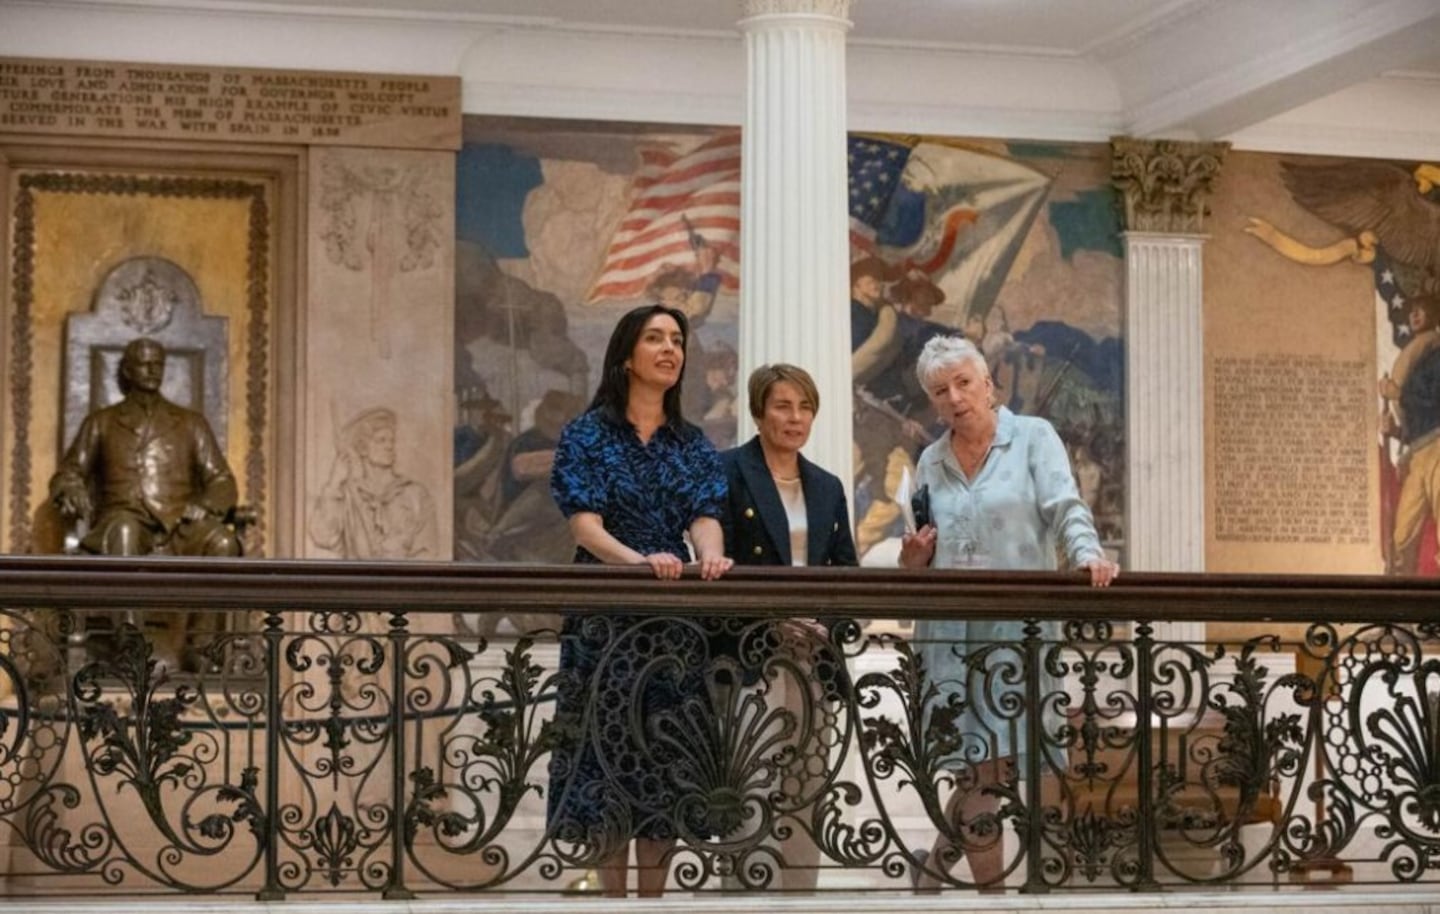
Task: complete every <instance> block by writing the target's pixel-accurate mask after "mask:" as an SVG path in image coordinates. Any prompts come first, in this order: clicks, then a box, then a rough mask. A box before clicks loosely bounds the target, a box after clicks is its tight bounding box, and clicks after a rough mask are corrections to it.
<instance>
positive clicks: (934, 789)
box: [0, 557, 1440, 899]
mask: <svg viewBox="0 0 1440 914" xmlns="http://www.w3.org/2000/svg"><path fill="white" fill-rule="evenodd" d="M1437 606H1440V585H1437V584H1436V583H1432V582H1427V581H1417V580H1399V579H1381V578H1340V577H1333V578H1331V577H1309V578H1284V579H1279V578H1270V577H1237V576H1196V575H1188V576H1182V575H1142V574H1129V575H1126V576H1125V577H1124V578H1122V579H1121V582H1120V583H1119V584H1117V586H1115V587H1113V588H1111V589H1109V590H1093V589H1090V588H1088V587H1084V586H1081V585H1080V583H1079V579H1078V578H1074V577H1070V576H1067V575H1059V574H1008V573H996V572H991V573H970V574H965V573H960V572H944V571H934V572H901V571H878V570H867V569H861V570H847V571H829V570H820V569H775V570H766V569H755V570H748V569H737V570H736V571H735V572H733V573H732V574H731V575H729V576H728V577H727V578H725V579H724V580H721V581H716V582H702V581H700V580H698V579H686V580H682V581H679V582H672V583H661V582H657V581H654V580H652V579H650V578H649V577H648V576H647V574H646V572H645V571H644V570H643V569H624V568H582V567H551V568H521V567H495V566H465V565H375V564H370V565H361V564H352V563H329V562H327V563H321V562H283V561H253V562H250V561H237V562H198V561H185V560H148V561H128V562H127V561H120V560H105V559H68V560H67V559H59V558H20V557H11V558H3V559H0V607H3V611H0V613H3V619H0V622H3V624H0V696H3V697H0V822H3V823H4V824H5V825H6V826H8V828H6V829H4V830H3V833H4V835H5V839H4V842H3V845H4V846H3V847H0V853H4V854H6V855H8V865H7V866H6V867H4V875H3V876H0V883H3V892H4V893H6V894H10V895H33V894H43V893H65V894H77V893H87V892H106V891H122V892H128V893H137V892H191V893H222V892H243V893H253V894H255V895H257V896H259V897H261V898H266V899H273V898H278V897H281V896H284V895H287V894H292V893H310V892H326V891H340V892H351V893H353V892H356V891H361V892H376V893H381V894H383V895H385V896H387V897H406V896H408V895H409V894H411V893H413V892H420V891H427V892H428V891H451V890H460V891H476V892H478V891H486V890H500V891H507V892H516V891H535V892H549V893H553V892H560V891H568V890H575V889H576V888H577V887H586V886H588V885H589V883H588V882H586V881H584V880H582V879H581V877H582V876H583V875H584V874H585V873H586V872H587V871H588V870H590V869H591V868H593V867H594V866H595V865H596V864H597V863H598V862H600V861H602V860H604V859H606V858H608V857H610V856H611V855H612V854H613V853H614V852H615V850H616V849H617V848H619V847H621V846H622V845H624V844H626V843H627V842H628V841H629V839H630V838H631V837H632V836H634V835H637V834H638V835H643V836H647V837H650V838H653V839H658V840H660V841H668V840H673V842H674V843H673V846H672V849H671V850H670V852H669V854H668V856H667V857H666V860H665V863H664V865H665V866H666V867H667V868H668V871H669V874H670V875H669V879H670V885H671V887H672V888H673V889H676V890H702V891H704V890H712V889H713V890H727V891H785V890H790V891H809V890H811V889H813V888H818V889H819V890H826V889H835V888H843V889H845V890H851V891H853V890H856V889H875V890H880V891H891V892H908V891H911V890H912V889H913V888H915V887H916V886H918V887H919V889H920V890H922V891H923V890H929V889H932V888H953V889H966V888H974V887H975V886H976V883H977V881H978V882H979V883H981V884H982V885H983V887H987V888H1000V887H1002V886H1003V887H1006V888H1009V889H1011V890H1019V891H1027V892H1044V891H1051V890H1062V889H1063V890H1071V889H1094V888H1109V889H1141V890H1143V889H1151V888H1160V887H1169V886H1178V885H1212V884H1225V885H1236V884H1257V885H1267V886H1268V885H1271V884H1273V883H1275V882H1277V881H1283V882H1286V883H1288V882H1291V881H1306V882H1310V881H1317V880H1323V881H1341V880H1349V881H1355V882H1367V883H1392V884H1398V883H1408V882H1414V881H1419V880H1430V879H1434V878H1435V872H1434V871H1435V869H1436V868H1437V866H1440V650H1437V648H1440V643H1437V639H1440V613H1437V609H1436V608H1437ZM222 617H223V618H225V619H228V620H229V621H228V624H224V625H221V624H217V622H218V620H219V619H221V618H222ZM502 617H504V621H503V622H501V621H499V620H501V618H502ZM562 619H563V620H565V621H564V623H563V625H562ZM1177 621H1185V622H1210V623H1222V624H1223V625H1224V629H1223V630H1221V629H1219V628H1216V627H1215V626H1213V625H1212V627H1211V629H1210V631H1211V633H1212V635H1214V636H1215V637H1208V638H1203V639H1194V640H1187V639H1185V638H1183V637H1179V635H1178V634H1177V631H1176V630H1175V629H1173V628H1171V627H1170V626H1169V624H1168V623H1172V622H1177ZM961 622H963V623H965V625H966V626H968V627H962V626H960V624H959V623H961ZM996 622H998V623H1003V624H1002V625H1001V626H1000V627H994V626H993V625H990V623H996ZM497 623H498V624H497ZM912 623H918V624H912ZM1238 623H1250V624H1251V628H1250V629H1249V630H1242V629H1239V628H1237V624H1238Z"/></svg>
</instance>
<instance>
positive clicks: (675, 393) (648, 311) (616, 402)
mask: <svg viewBox="0 0 1440 914" xmlns="http://www.w3.org/2000/svg"><path fill="white" fill-rule="evenodd" d="M657 314H664V315H668V316H669V317H672V318H674V319H675V323H676V324H678V325H679V327H680V336H681V339H682V342H681V346H680V351H681V352H682V353H685V351H686V348H687V347H688V345H689V343H690V322H689V321H688V320H686V319H685V313H684V312H683V311H677V310H676V309H674V308H667V307H665V306H664V305H661V304H658V303H657V304H654V305H641V306H640V307H638V308H635V309H634V310H632V311H629V312H627V313H626V314H625V316H624V317H622V318H620V322H619V323H618V324H616V325H615V330H614V331H613V332H612V333H611V334H610V344H609V345H608V346H606V347H605V366H604V368H603V369H602V370H601V373H600V386H599V387H598V388H597V389H596V391H595V399H593V400H591V401H590V408H591V409H594V410H599V411H600V414H601V415H602V416H604V417H605V418H606V419H608V420H610V421H611V422H614V423H615V424H616V425H624V424H625V423H627V422H628V421H630V420H628V419H626V418H625V408H626V406H627V405H628V404H629V402H630V374H629V373H628V372H627V371H626V370H625V360H626V359H628V358H630V356H631V355H633V354H634V352H635V344H636V343H638V342H640V334H641V333H643V332H644V331H645V325H646V324H647V323H649V321H650V318H652V317H654V316H655V315H657ZM689 362H690V360H689V358H688V357H687V358H686V359H685V361H684V362H682V363H681V364H680V377H679V379H678V380H676V381H675V385H674V386H673V387H671V388H670V389H669V390H667V391H665V401H664V403H665V424H667V425H669V426H670V427H671V428H673V429H675V430H676V431H681V430H683V429H684V428H685V425H686V423H685V416H684V415H683V414H682V413H681V411H680V386H681V385H682V384H684V383H685V369H686V368H687V367H688V365H689Z"/></svg>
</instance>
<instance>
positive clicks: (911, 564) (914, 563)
mask: <svg viewBox="0 0 1440 914" xmlns="http://www.w3.org/2000/svg"><path fill="white" fill-rule="evenodd" d="M935 538H936V530H935V527H934V526H933V525H932V524H926V525H925V526H923V527H921V528H920V529H919V530H916V531H915V532H914V533H907V534H905V536H904V537H903V538H901V540H900V567H901V568H928V567H930V563H931V562H932V561H934V560H935Z"/></svg>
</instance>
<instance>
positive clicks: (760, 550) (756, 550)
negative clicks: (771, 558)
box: [755, 546, 765, 555]
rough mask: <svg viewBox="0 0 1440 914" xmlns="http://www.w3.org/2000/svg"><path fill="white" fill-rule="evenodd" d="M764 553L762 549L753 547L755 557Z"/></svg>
mask: <svg viewBox="0 0 1440 914" xmlns="http://www.w3.org/2000/svg"><path fill="white" fill-rule="evenodd" d="M764 551H765V550H764V549H761V548H760V547H759V546H756V547H755V554H756V555H760V554H761V553H762V552H764Z"/></svg>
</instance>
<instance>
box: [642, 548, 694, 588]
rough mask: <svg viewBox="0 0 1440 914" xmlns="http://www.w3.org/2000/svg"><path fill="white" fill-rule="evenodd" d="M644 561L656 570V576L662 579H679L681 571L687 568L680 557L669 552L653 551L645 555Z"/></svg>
mask: <svg viewBox="0 0 1440 914" xmlns="http://www.w3.org/2000/svg"><path fill="white" fill-rule="evenodd" d="M643 561H644V562H645V564H646V565H649V566H650V568H651V570H652V571H654V572H655V577H657V578H659V579H660V580H662V581H678V580H680V572H682V571H684V570H685V563H684V562H682V561H680V557H679V556H676V555H671V554H670V553H668V552H655V553H651V554H650V555H647V556H643Z"/></svg>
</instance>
